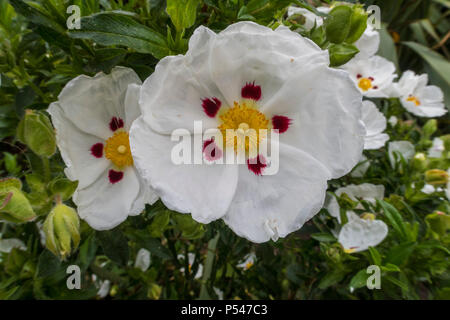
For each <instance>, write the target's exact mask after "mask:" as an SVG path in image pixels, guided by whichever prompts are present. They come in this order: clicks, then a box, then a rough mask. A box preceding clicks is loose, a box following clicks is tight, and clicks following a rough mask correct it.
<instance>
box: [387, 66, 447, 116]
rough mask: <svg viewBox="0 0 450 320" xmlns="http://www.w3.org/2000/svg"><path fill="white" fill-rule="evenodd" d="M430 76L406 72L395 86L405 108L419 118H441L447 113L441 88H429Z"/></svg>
mask: <svg viewBox="0 0 450 320" xmlns="http://www.w3.org/2000/svg"><path fill="white" fill-rule="evenodd" d="M427 83H428V75H427V74H422V75H416V74H415V73H414V72H413V71H410V70H408V71H405V72H404V73H403V75H402V77H401V78H400V81H399V82H398V84H396V85H395V87H396V91H397V95H398V96H399V97H400V101H401V103H402V105H403V107H404V108H405V109H406V110H408V111H409V112H411V113H412V114H414V115H416V116H418V117H431V118H432V117H440V116H442V115H444V114H445V113H447V109H445V105H444V94H443V93H442V90H441V89H440V88H439V87H436V86H427Z"/></svg>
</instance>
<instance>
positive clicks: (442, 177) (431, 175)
mask: <svg viewBox="0 0 450 320" xmlns="http://www.w3.org/2000/svg"><path fill="white" fill-rule="evenodd" d="M425 181H426V183H428V184H431V185H433V186H437V185H442V184H446V183H447V182H448V173H447V172H446V171H444V170H440V169H432V170H427V171H426V172H425Z"/></svg>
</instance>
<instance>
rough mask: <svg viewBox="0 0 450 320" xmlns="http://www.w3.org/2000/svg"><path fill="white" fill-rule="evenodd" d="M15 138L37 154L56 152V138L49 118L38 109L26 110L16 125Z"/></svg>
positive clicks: (45, 155) (43, 154)
mask: <svg viewBox="0 0 450 320" xmlns="http://www.w3.org/2000/svg"><path fill="white" fill-rule="evenodd" d="M17 138H18V139H19V140H20V141H21V142H23V143H25V144H26V145H27V146H28V147H30V149H31V150H32V151H33V152H34V153H36V154H37V155H39V156H44V157H51V156H52V155H53V154H54V153H55V152H56V138H55V132H54V130H53V127H52V124H51V123H50V120H49V118H48V117H47V116H46V115H45V114H44V113H43V112H40V111H33V110H26V111H25V116H24V117H23V119H22V120H21V121H20V123H19V126H18V127H17Z"/></svg>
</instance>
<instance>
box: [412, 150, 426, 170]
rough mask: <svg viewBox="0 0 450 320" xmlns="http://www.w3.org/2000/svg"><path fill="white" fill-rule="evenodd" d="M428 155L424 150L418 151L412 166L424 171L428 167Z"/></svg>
mask: <svg viewBox="0 0 450 320" xmlns="http://www.w3.org/2000/svg"><path fill="white" fill-rule="evenodd" d="M427 163H428V161H427V156H426V155H425V153H423V152H419V153H416V155H415V156H414V158H413V159H412V166H413V168H414V169H416V170H417V171H423V170H425V169H426V167H427Z"/></svg>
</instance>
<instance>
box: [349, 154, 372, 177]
mask: <svg viewBox="0 0 450 320" xmlns="http://www.w3.org/2000/svg"><path fill="white" fill-rule="evenodd" d="M369 167H370V160H369V159H367V157H366V156H365V155H362V156H361V159H360V160H359V163H358V165H357V166H356V167H355V168H354V169H353V171H352V172H351V173H350V175H351V176H352V177H353V178H362V177H364V175H365V174H366V172H367V170H368V169H369Z"/></svg>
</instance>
